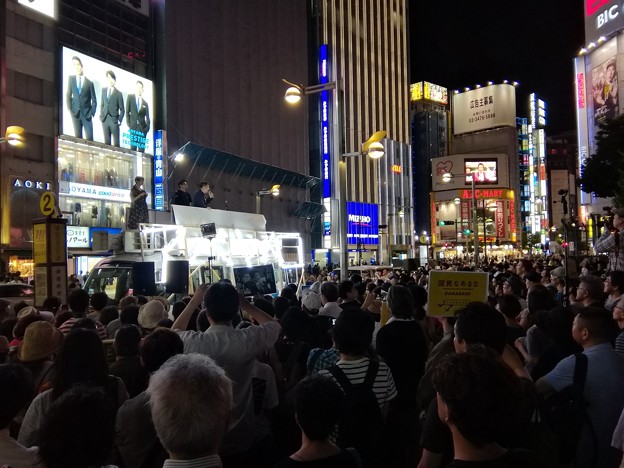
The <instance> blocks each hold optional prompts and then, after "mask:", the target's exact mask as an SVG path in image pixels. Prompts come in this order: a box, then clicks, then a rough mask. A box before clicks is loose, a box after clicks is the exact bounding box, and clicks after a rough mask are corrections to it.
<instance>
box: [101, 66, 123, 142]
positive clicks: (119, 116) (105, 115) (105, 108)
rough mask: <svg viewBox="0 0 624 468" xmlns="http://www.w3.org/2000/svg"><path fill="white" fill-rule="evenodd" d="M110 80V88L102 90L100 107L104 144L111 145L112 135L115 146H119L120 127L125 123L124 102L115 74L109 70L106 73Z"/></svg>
mask: <svg viewBox="0 0 624 468" xmlns="http://www.w3.org/2000/svg"><path fill="white" fill-rule="evenodd" d="M106 78H108V87H106V88H102V104H101V105H100V120H101V121H102V130H103V132H104V143H106V144H107V145H110V144H111V135H112V136H113V145H115V146H119V126H120V125H121V122H123V117H124V102H123V96H122V94H121V91H119V90H118V89H117V88H115V83H116V82H117V78H116V77H115V72H113V71H112V70H108V71H107V72H106Z"/></svg>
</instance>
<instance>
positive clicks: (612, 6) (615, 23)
mask: <svg viewBox="0 0 624 468" xmlns="http://www.w3.org/2000/svg"><path fill="white" fill-rule="evenodd" d="M622 28H624V0H585V42H586V43H587V44H589V43H591V42H594V43H596V42H597V41H598V39H599V38H600V37H606V36H609V35H610V34H612V33H614V32H616V31H619V30H620V29H622Z"/></svg>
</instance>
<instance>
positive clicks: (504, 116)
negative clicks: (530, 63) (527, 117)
mask: <svg viewBox="0 0 624 468" xmlns="http://www.w3.org/2000/svg"><path fill="white" fill-rule="evenodd" d="M452 111H453V133H454V134H455V135H459V134H462V133H469V132H477V131H480V130H487V129H489V128H494V127H505V126H509V127H515V126H516V88H515V87H514V86H512V85H509V84H499V85H490V86H485V87H483V88H478V89H474V90H472V91H466V92H464V93H459V94H454V95H453V109H452Z"/></svg>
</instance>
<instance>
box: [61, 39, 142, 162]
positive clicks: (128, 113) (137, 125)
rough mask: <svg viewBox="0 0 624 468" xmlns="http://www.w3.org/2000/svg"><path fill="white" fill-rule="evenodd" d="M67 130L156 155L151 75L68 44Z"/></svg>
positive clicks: (65, 66) (64, 126)
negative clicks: (148, 78) (129, 69)
mask: <svg viewBox="0 0 624 468" xmlns="http://www.w3.org/2000/svg"><path fill="white" fill-rule="evenodd" d="M62 57H63V58H62V60H63V62H62V73H63V79H62V83H63V90H62V91H63V92H62V96H63V99H64V102H63V104H62V105H61V109H62V111H61V133H63V134H64V135H70V136H74V137H77V138H83V139H85V140H90V141H97V142H99V143H104V144H107V145H112V146H117V147H120V148H127V149H131V150H134V151H138V152H141V153H143V152H146V153H149V154H153V152H154V149H153V144H154V143H153V140H154V138H153V130H152V122H153V111H154V109H153V101H154V89H153V84H152V82H151V81H150V80H146V79H145V78H143V77H140V76H138V75H135V74H134V73H130V72H127V71H125V70H122V69H121V68H117V67H114V66H112V65H108V64H107V63H105V62H102V61H100V60H97V59H94V58H92V57H89V56H88V55H85V54H83V53H81V52H76V51H75V50H72V49H69V48H67V47H63V53H62Z"/></svg>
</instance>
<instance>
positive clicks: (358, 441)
mask: <svg viewBox="0 0 624 468" xmlns="http://www.w3.org/2000/svg"><path fill="white" fill-rule="evenodd" d="M378 370H379V362H378V361H372V360H371V361H370V364H369V365H368V370H367V371H366V377H365V378H364V382H363V383H361V384H359V385H353V384H352V383H351V381H350V380H349V379H348V377H347V376H346V375H345V373H344V371H343V370H342V369H341V368H340V367H338V365H336V364H334V365H333V366H331V367H330V368H329V372H330V373H331V375H333V376H334V378H335V379H336V381H337V382H338V385H339V386H340V387H341V388H342V390H343V391H344V392H345V400H344V409H343V412H342V415H341V416H340V418H339V420H338V431H337V439H336V442H337V444H338V446H339V447H340V448H350V447H353V448H355V449H357V451H358V452H359V453H360V455H361V457H362V461H363V466H365V467H372V466H379V463H378V462H379V461H380V447H381V445H382V443H383V417H382V415H381V409H380V408H379V402H378V401H377V397H376V396H375V393H374V392H373V385H374V383H375V377H377V372H378Z"/></svg>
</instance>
